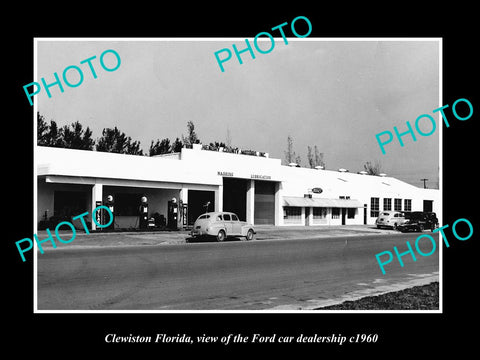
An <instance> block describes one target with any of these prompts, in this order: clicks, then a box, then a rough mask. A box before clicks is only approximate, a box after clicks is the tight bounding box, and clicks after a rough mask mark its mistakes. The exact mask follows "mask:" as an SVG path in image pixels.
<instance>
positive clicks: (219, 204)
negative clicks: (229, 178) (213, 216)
mask: <svg viewBox="0 0 480 360" xmlns="http://www.w3.org/2000/svg"><path fill="white" fill-rule="evenodd" d="M215 211H223V185H219V186H218V189H217V190H215Z"/></svg>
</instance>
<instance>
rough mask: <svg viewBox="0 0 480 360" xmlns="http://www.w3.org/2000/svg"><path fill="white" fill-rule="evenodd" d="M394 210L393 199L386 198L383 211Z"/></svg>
mask: <svg viewBox="0 0 480 360" xmlns="http://www.w3.org/2000/svg"><path fill="white" fill-rule="evenodd" d="M387 210H392V199H391V198H384V199H383V211H387Z"/></svg>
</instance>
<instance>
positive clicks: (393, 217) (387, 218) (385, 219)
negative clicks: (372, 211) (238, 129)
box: [375, 211, 406, 229]
mask: <svg viewBox="0 0 480 360" xmlns="http://www.w3.org/2000/svg"><path fill="white" fill-rule="evenodd" d="M405 221H406V219H405V214H404V213H403V212H401V211H384V212H381V213H380V215H379V216H378V218H377V220H376V221H375V224H376V225H377V228H379V229H380V228H382V227H386V228H392V229H396V228H397V226H398V225H401V224H403V223H404V222H405Z"/></svg>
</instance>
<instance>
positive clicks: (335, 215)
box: [332, 208, 340, 219]
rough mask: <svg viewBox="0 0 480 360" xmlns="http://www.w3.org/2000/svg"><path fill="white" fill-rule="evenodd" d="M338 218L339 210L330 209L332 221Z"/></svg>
mask: <svg viewBox="0 0 480 360" xmlns="http://www.w3.org/2000/svg"><path fill="white" fill-rule="evenodd" d="M339 218H340V208H332V219H339Z"/></svg>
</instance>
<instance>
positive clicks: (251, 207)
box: [246, 180, 255, 224]
mask: <svg viewBox="0 0 480 360" xmlns="http://www.w3.org/2000/svg"><path fill="white" fill-rule="evenodd" d="M246 198H247V204H246V209H247V218H246V220H247V222H248V223H250V224H255V223H254V222H255V180H250V182H249V183H248V185H247V196H246Z"/></svg>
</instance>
